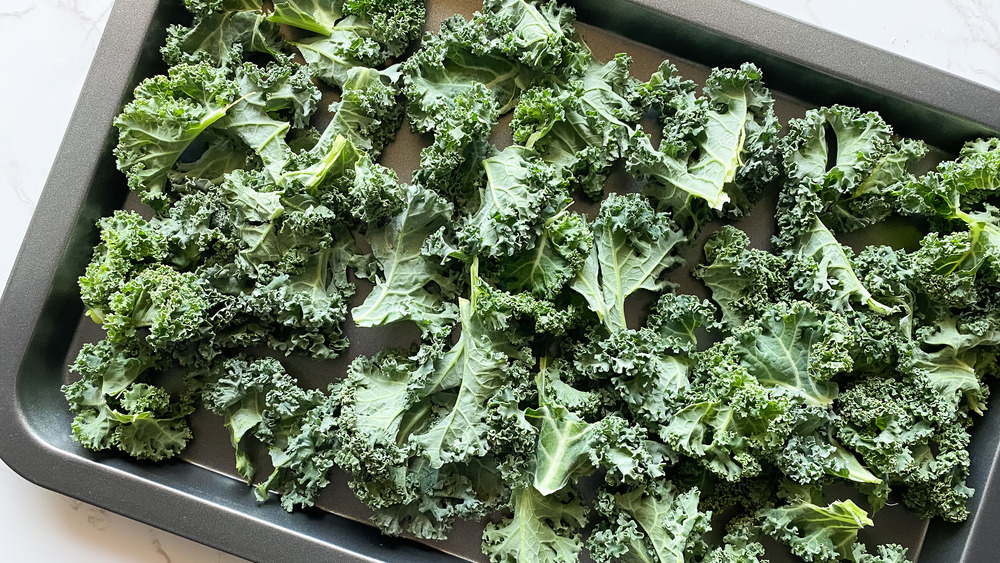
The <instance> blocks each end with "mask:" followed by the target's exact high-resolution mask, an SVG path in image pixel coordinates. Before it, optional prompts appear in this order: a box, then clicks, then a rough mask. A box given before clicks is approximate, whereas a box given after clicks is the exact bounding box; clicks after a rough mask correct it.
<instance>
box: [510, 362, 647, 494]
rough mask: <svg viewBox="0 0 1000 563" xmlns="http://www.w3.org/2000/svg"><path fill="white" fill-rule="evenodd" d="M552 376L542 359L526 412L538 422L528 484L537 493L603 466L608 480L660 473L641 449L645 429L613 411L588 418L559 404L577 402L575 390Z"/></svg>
mask: <svg viewBox="0 0 1000 563" xmlns="http://www.w3.org/2000/svg"><path fill="white" fill-rule="evenodd" d="M557 377H558V373H557V372H555V371H553V370H550V369H547V366H546V363H545V362H544V360H543V364H542V368H541V370H540V371H539V373H538V375H537V376H536V381H537V385H538V389H539V398H538V403H539V406H538V408H533V409H528V410H527V411H525V418H526V419H527V420H528V421H529V422H531V423H532V424H535V425H536V426H537V427H538V445H537V449H536V451H535V470H534V480H533V483H532V486H533V487H534V488H535V489H536V490H537V491H538V492H540V493H542V494H543V495H546V496H548V495H551V494H553V493H555V492H556V491H559V490H561V489H563V488H565V487H567V486H568V485H569V484H570V483H573V482H575V481H576V480H577V479H578V478H579V477H582V476H586V475H589V474H591V473H593V472H594V471H595V470H596V469H597V468H598V467H604V468H606V469H608V476H607V479H608V480H609V481H623V482H627V483H636V482H640V481H644V480H645V479H647V478H648V477H650V476H652V477H658V476H661V475H662V472H661V471H660V469H659V467H657V465H656V464H655V463H654V462H653V457H652V455H651V454H650V453H649V452H648V451H647V450H646V448H645V444H644V440H645V434H646V433H645V431H643V430H642V429H640V428H638V427H636V426H634V425H632V424H630V423H629V422H628V421H626V420H625V419H623V418H621V417H619V416H614V415H611V416H605V417H604V418H601V419H600V420H598V421H596V422H587V421H586V420H584V419H583V418H581V417H580V416H579V415H578V414H577V413H575V412H573V411H572V410H570V409H568V408H567V407H566V405H563V404H560V401H565V400H566V399H570V401H569V402H570V403H574V402H577V400H579V392H578V391H575V390H574V389H573V388H571V387H569V386H568V385H565V384H561V382H560V381H559V380H558V379H557Z"/></svg>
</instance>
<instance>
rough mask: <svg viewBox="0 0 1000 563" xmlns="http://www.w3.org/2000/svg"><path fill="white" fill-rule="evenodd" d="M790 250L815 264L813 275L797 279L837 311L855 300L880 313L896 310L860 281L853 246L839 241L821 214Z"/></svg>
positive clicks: (804, 230) (809, 291)
mask: <svg viewBox="0 0 1000 563" xmlns="http://www.w3.org/2000/svg"><path fill="white" fill-rule="evenodd" d="M790 252H791V253H793V254H794V256H795V257H796V258H797V259H798V260H799V261H811V262H812V263H813V264H815V270H813V271H812V272H810V274H811V275H809V276H804V279H801V280H796V282H795V283H796V284H798V285H799V287H800V289H801V290H804V293H805V294H806V295H808V296H810V297H811V298H812V300H814V301H816V302H820V303H822V302H827V303H829V304H830V306H831V307H832V308H833V309H834V310H836V311H845V310H847V309H849V308H850V307H851V302H852V301H853V302H855V303H860V304H863V305H866V306H868V307H869V308H871V310H872V311H875V312H876V313H878V314H880V315H888V314H890V313H892V312H894V309H893V308H892V307H890V306H889V305H885V304H883V303H880V302H879V301H877V300H876V299H875V297H874V296H872V294H871V292H870V291H868V289H867V288H866V287H865V286H864V285H863V284H862V283H861V280H860V279H858V275H857V273H856V272H855V271H854V266H853V264H852V263H851V254H850V249H849V248H847V247H845V246H844V245H842V244H840V242H838V241H837V239H836V238H835V237H834V236H833V233H832V232H830V229H828V228H827V226H826V225H825V224H824V223H823V221H822V220H820V218H819V217H815V218H813V220H812V222H811V223H810V224H809V226H808V227H806V228H804V229H803V230H802V231H801V233H800V235H799V240H798V242H797V243H796V244H795V245H794V247H793V250H791V251H790ZM810 278H811V279H810Z"/></svg>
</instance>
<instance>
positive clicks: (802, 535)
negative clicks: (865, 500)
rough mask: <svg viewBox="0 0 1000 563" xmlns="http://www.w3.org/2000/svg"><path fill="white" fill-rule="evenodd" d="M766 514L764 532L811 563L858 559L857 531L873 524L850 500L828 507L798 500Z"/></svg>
mask: <svg viewBox="0 0 1000 563" xmlns="http://www.w3.org/2000/svg"><path fill="white" fill-rule="evenodd" d="M763 516H764V523H763V530H764V532H765V533H767V534H768V535H769V536H771V537H773V538H774V539H776V540H778V541H780V542H782V543H784V544H786V545H788V546H789V547H790V548H791V549H792V553H793V554H795V555H797V556H799V557H801V558H802V559H803V560H805V561H810V562H824V563H826V562H829V563H834V562H837V561H844V560H847V561H858V560H859V559H858V557H857V555H858V551H857V549H856V547H857V546H856V542H857V539H858V532H859V531H860V530H861V529H863V528H866V527H868V526H872V525H873V524H874V522H872V520H871V518H869V517H868V513H867V512H865V511H864V510H863V509H862V508H860V507H859V506H858V505H856V504H854V502H852V501H850V500H844V501H834V502H832V503H830V504H829V505H827V506H820V505H817V504H813V503H811V502H808V501H798V502H794V503H792V504H789V505H786V506H779V507H775V508H770V509H765V510H764V511H763ZM862 553H863V547H862ZM862 560H863V559H862Z"/></svg>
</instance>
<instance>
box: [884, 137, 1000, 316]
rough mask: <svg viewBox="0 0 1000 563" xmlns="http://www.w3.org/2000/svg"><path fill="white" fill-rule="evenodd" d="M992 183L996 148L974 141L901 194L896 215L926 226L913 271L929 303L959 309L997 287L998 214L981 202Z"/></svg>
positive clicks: (998, 156) (998, 157) (999, 157)
mask: <svg viewBox="0 0 1000 563" xmlns="http://www.w3.org/2000/svg"><path fill="white" fill-rule="evenodd" d="M998 178H1000V143H998V142H997V141H995V140H994V141H981V140H980V141H972V142H970V143H967V144H966V146H965V147H964V148H963V149H962V151H961V152H960V154H959V158H958V159H956V160H953V161H948V162H943V163H941V164H939V165H938V168H937V170H936V171H934V172H931V173H928V174H926V175H925V176H923V177H922V178H921V179H919V180H917V181H914V182H911V183H910V184H909V185H908V186H906V188H904V189H902V190H901V193H900V196H899V197H900V207H901V209H902V211H903V212H904V213H908V214H916V215H923V216H926V217H928V218H929V219H930V220H931V227H932V231H931V232H930V233H928V234H927V236H926V237H925V238H924V240H923V241H921V250H920V252H919V253H918V258H917V266H918V270H919V274H920V277H921V279H922V280H923V282H922V285H923V288H922V289H923V290H924V291H925V292H926V293H927V294H928V295H929V296H931V297H932V298H934V299H939V300H942V301H944V302H945V303H947V304H948V305H950V306H953V307H965V306H968V305H971V304H973V303H975V302H976V301H977V300H978V299H980V297H981V295H982V294H983V293H984V292H985V293H992V292H993V291H994V290H993V289H992V288H993V287H995V286H996V285H998V284H997V281H996V280H997V274H996V272H998V271H1000V211H998V210H997V208H996V207H994V206H993V205H991V204H990V203H989V202H984V201H983V200H984V199H986V198H987V197H988V196H989V195H990V194H992V193H994V192H995V190H996V188H997V187H998ZM984 286H985V287H984Z"/></svg>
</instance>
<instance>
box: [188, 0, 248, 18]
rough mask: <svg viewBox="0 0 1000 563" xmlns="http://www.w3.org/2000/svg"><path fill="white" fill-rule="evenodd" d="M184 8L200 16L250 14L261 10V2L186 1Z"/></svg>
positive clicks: (227, 0) (229, 0)
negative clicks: (224, 13)
mask: <svg viewBox="0 0 1000 563" xmlns="http://www.w3.org/2000/svg"><path fill="white" fill-rule="evenodd" d="M184 7H185V8H187V9H188V11H189V12H191V13H193V14H195V15H199V16H209V15H211V14H217V13H222V12H248V11H254V10H257V11H259V10H261V9H262V7H263V2H262V1H261V0H184Z"/></svg>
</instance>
